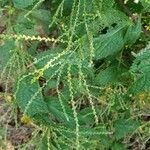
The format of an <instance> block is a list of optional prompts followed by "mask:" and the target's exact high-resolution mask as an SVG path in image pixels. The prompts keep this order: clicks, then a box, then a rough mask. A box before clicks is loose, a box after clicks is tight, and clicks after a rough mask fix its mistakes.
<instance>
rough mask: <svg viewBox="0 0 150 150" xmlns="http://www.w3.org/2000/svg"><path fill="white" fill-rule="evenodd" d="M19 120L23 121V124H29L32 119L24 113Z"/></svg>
mask: <svg viewBox="0 0 150 150" xmlns="http://www.w3.org/2000/svg"><path fill="white" fill-rule="evenodd" d="M21 122H22V123H24V124H31V122H32V120H31V118H30V117H29V116H26V115H24V116H23V117H22V118H21Z"/></svg>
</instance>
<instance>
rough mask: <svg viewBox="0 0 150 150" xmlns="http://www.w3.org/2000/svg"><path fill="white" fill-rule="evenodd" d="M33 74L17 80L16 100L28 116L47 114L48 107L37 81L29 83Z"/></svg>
mask: <svg viewBox="0 0 150 150" xmlns="http://www.w3.org/2000/svg"><path fill="white" fill-rule="evenodd" d="M32 78H33V76H27V77H24V76H23V77H22V78H21V79H20V80H19V81H18V82H17V91H16V102H17V104H18V106H19V107H20V108H21V110H22V111H23V112H24V113H25V114H27V115H28V116H30V117H33V116H34V115H35V114H47V113H48V108H47V105H46V103H45V102H44V99H43V96H42V92H41V90H39V88H40V86H39V83H38V81H36V82H34V83H31V81H32Z"/></svg>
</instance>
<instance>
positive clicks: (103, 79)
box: [94, 62, 127, 86]
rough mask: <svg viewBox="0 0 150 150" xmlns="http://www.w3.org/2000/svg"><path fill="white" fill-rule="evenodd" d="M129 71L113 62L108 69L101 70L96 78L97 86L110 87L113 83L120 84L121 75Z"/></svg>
mask: <svg viewBox="0 0 150 150" xmlns="http://www.w3.org/2000/svg"><path fill="white" fill-rule="evenodd" d="M125 71H127V70H126V69H125V67H124V66H122V65H120V64H119V63H117V62H112V64H111V65H109V66H108V67H107V68H106V69H104V70H101V71H100V72H99V73H98V74H96V77H95V80H94V82H95V84H97V85H101V86H102V85H103V86H105V85H108V84H113V83H117V82H118V83H119V82H120V81H121V75H122V74H123V73H124V72H125Z"/></svg>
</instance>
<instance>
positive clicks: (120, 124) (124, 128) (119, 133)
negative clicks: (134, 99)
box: [114, 119, 140, 139]
mask: <svg viewBox="0 0 150 150" xmlns="http://www.w3.org/2000/svg"><path fill="white" fill-rule="evenodd" d="M139 126H140V123H139V122H138V121H135V120H131V119H129V120H126V119H118V120H116V121H115V123H114V128H115V138H116V139H121V138H123V137H125V136H126V135H127V134H130V133H133V132H134V131H135V130H136V129H137V128H138V127H139Z"/></svg>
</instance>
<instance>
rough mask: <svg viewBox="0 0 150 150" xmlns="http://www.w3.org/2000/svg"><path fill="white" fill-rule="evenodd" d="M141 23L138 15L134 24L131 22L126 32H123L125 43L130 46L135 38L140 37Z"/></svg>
mask: <svg viewBox="0 0 150 150" xmlns="http://www.w3.org/2000/svg"><path fill="white" fill-rule="evenodd" d="M141 29H142V24H141V18H140V17H139V19H138V21H137V22H136V24H132V25H130V26H129V27H128V29H127V32H126V34H125V41H126V44H127V45H129V46H131V45H132V44H134V43H135V42H136V40H137V39H138V38H139V37H140V34H141V31H142V30H141Z"/></svg>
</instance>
